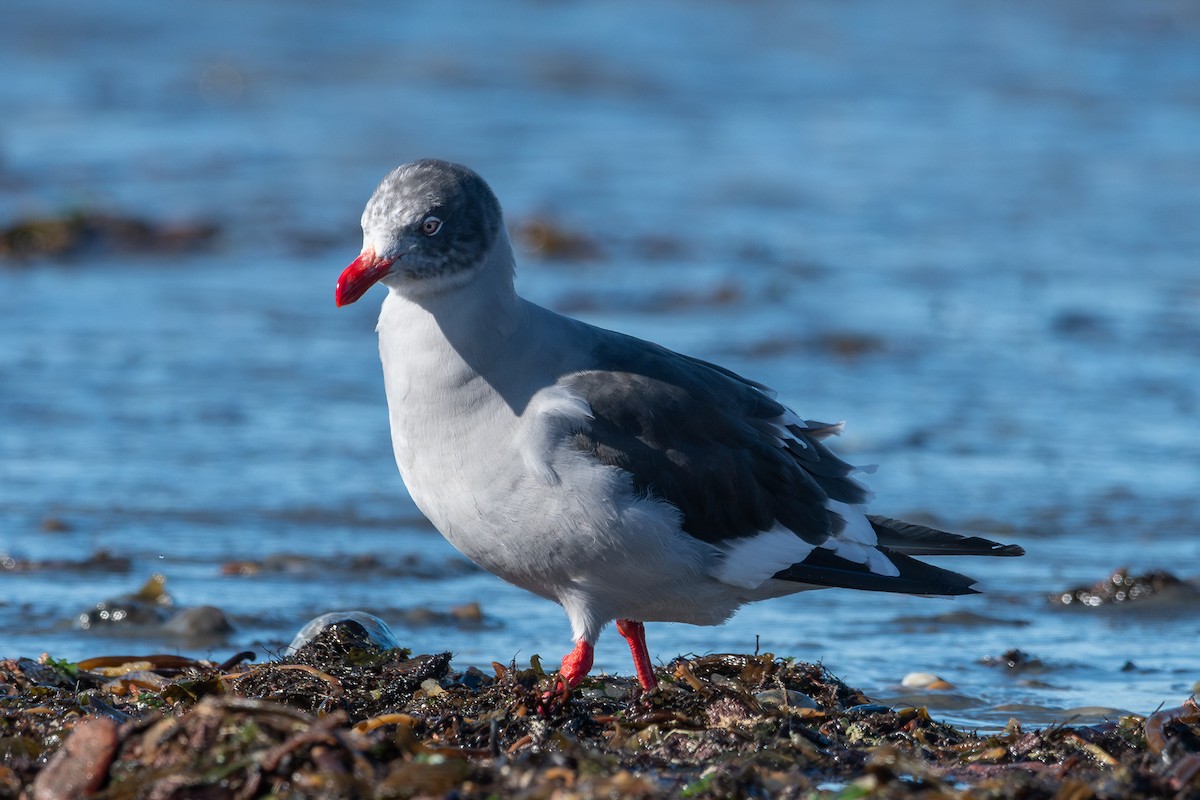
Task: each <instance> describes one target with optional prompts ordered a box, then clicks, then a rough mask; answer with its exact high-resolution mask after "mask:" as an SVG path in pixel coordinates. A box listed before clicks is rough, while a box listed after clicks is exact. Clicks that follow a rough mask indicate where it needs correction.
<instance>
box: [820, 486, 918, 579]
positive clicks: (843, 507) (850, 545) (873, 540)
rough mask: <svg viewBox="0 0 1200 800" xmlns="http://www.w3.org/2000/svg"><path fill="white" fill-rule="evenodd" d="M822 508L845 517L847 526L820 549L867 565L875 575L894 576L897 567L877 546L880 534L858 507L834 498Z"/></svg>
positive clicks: (898, 572) (897, 572)
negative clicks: (877, 534) (877, 533)
mask: <svg viewBox="0 0 1200 800" xmlns="http://www.w3.org/2000/svg"><path fill="white" fill-rule="evenodd" d="M825 507H826V508H827V509H829V510H830V511H831V512H833V513H834V514H837V515H838V516H839V517H841V518H842V519H843V520H845V521H846V526H845V527H844V528H842V530H841V531H839V532H838V534H837V535H836V536H831V537H830V538H829V539H828V540H827V541H826V542H825V544H823V545H821V547H822V548H823V549H825V550H829V551H830V552H832V553H834V554H835V555H837V556H839V557H841V558H844V559H846V560H847V561H853V562H854V563H855V564H866V565H867V569H869V570H871V572H874V573H875V574H876V575H883V576H884V577H887V578H894V577H896V576H897V575H899V574H900V569H899V568H898V567H897V566H896V565H895V564H893V563H892V562H891V559H889V558H888V557H887V556H886V555H884V554H883V553H882V552H880V550H879V549H878V548H877V547H876V545H878V544H879V537H878V536H876V535H875V529H874V528H872V527H871V522H870V520H868V519H867V517H866V515H865V514H863V512H862V509H861V508H859V507H858V506H852V505H849V504H847V503H839V502H838V501H837V500H826V501H825Z"/></svg>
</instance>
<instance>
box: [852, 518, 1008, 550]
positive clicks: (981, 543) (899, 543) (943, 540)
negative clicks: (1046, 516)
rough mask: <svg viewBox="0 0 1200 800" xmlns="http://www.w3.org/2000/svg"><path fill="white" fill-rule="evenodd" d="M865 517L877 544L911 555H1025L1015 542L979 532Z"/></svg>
mask: <svg viewBox="0 0 1200 800" xmlns="http://www.w3.org/2000/svg"><path fill="white" fill-rule="evenodd" d="M867 519H868V520H869V521H870V523H871V527H872V528H874V529H875V534H876V536H878V537H879V544H880V545H882V546H885V547H887V548H889V549H891V550H894V551H896V552H899V553H904V554H905V555H910V556H1002V557H1006V558H1013V557H1016V556H1023V555H1025V548H1024V547H1021V546H1020V545H1018V544H1004V543H1003V542H994V541H992V540H991V539H985V538H983V537H982V536H963V535H961V534H957V533H947V532H946V531H942V530H938V529H937V528H930V527H929V526H927V525H919V524H917V523H915V522H905V521H903V520H899V519H891V518H890V517H883V516H879V515H877V514H868V515H867Z"/></svg>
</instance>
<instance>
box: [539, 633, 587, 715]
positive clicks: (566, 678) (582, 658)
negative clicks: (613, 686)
mask: <svg viewBox="0 0 1200 800" xmlns="http://www.w3.org/2000/svg"><path fill="white" fill-rule="evenodd" d="M594 654H595V648H593V647H592V644H591V642H587V641H584V640H583V639H580V640H579V641H578V642H576V643H575V649H574V650H572V651H571V652H569V653H567V654H566V655H565V656H563V660H562V669H560V670H559V671H558V678H559V679H558V682H557V683H556V684H555V686H554V691H553V692H546V693H544V694H543V695H542V703H541V705H539V706H538V712H539V713H541V714H549V713H550V712H551V710H552V709H553V708H554V707H555V706H557V705H558V704H559V703H562V704H563V705H566V703H567V701H569V700H570V699H571V690H572V689H574V688H575V687H576V686H578V685H579V682H580V681H582V680H583V679H584V678H585V677H586V676H587V674H588V671H589V670H591V668H592V656H593V655H594Z"/></svg>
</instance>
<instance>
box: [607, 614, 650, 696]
mask: <svg viewBox="0 0 1200 800" xmlns="http://www.w3.org/2000/svg"><path fill="white" fill-rule="evenodd" d="M617 631H618V632H619V633H620V634H621V635H622V636H624V637H625V641H627V642H629V652H630V653H632V654H633V668H634V669H635V670H637V676H638V683H640V684H641V685H642V689H643V690H645V691H647V692H648V691H650V690H651V689H657V688H658V679H657V678H655V677H654V665H653V664H651V663H650V652H649V651H648V650H647V649H646V626H645V625H643V624H642V623H640V622H636V621H634V620H631V619H619V620H617Z"/></svg>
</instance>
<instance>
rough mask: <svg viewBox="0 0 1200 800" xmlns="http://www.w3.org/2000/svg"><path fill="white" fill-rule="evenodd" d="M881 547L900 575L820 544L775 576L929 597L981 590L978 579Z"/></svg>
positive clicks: (798, 580) (841, 586)
mask: <svg viewBox="0 0 1200 800" xmlns="http://www.w3.org/2000/svg"><path fill="white" fill-rule="evenodd" d="M879 550H880V552H882V553H883V554H884V555H886V556H887V557H888V560H890V561H891V562H892V563H893V564H894V565H895V566H896V568H897V569H898V570H899V574H898V575H880V574H878V573H876V572H872V571H871V568H870V567H869V566H867V565H866V564H862V563H859V562H856V561H848V560H846V559H844V558H842V557H841V556H838V555H836V554H834V553H833V552H831V551H829V550H826V549H824V548H822V547H817V548H815V549H814V550H813V551H812V552H811V553H810V554H809V555H808V557H807V558H805V559H804V560H803V561H801V562H800V563H798V564H793V565H792V566H790V567H788V568H787V569H784V570H780V571H779V572H777V573H775V575H774V576H773V577H774V578H776V579H777V580H785V581H794V582H796V583H808V584H812V585H814V586H828V587H830V588H840V589H860V590H864V591H869V592H892V593H895V594H913V595H921V596H928V597H938V596H947V595H961V594H979V593H980V592H979V590H978V589H975V588H974V586H975V584H976V583H978V581H977V580H976V579H975V578H971V577H968V576H966V575H963V574H961V573H958V572H951V571H950V570H948V569H943V568H941V567H937V566H934V565H933V564H927V563H926V562H924V561H919V560H917V559H915V558H911V557H910V556H906V555H904V554H903V553H899V552H896V551H894V550H889V549H888V548H886V547H880V548H879Z"/></svg>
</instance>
